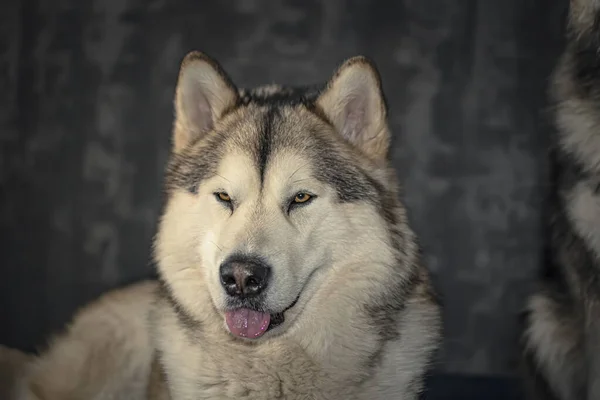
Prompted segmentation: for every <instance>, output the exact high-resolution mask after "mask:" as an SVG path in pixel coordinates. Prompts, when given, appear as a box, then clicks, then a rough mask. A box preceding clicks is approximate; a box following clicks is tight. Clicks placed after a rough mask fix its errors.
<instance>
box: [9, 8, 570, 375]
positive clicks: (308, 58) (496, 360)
mask: <svg viewBox="0 0 600 400" xmlns="http://www.w3.org/2000/svg"><path fill="white" fill-rule="evenodd" d="M566 3H567V1H566V0H552V1H551V0H481V1H476V0H462V1H450V0H447V1H444V0H398V1H393V0H389V1H358V0H354V1H353V0H321V1H316V0H311V1H308V0H298V1H282V2H268V1H259V0H246V1H243V0H225V1H224V0H211V1H209V0H202V1H197V0H196V1H193V0H170V1H166V0H103V1H101V0H97V1H77V0H61V1H51V0H39V1H35V0H31V1H22V2H20V3H18V2H15V1H13V2H12V4H11V2H10V1H4V2H3V3H2V5H1V6H0V32H1V33H0V79H1V83H0V140H1V144H2V146H1V164H0V184H1V202H0V226H1V230H0V232H1V235H2V236H1V243H2V247H1V249H2V273H3V275H2V276H3V278H2V279H0V326H1V329H0V343H5V344H8V345H12V346H16V347H20V348H25V349H31V348H33V347H35V346H39V345H40V344H42V343H44V338H45V337H46V335H48V334H49V333H50V332H55V331H56V330H57V329H58V328H59V327H60V326H61V325H62V324H63V323H64V322H66V321H67V320H68V319H69V317H70V316H71V314H72V313H73V311H74V310H75V308H76V307H78V306H80V305H82V304H83V303H84V302H86V301H88V300H90V299H92V298H94V297H96V296H97V295H98V294H100V293H101V292H103V291H105V290H107V289H109V288H111V287H114V286H117V285H121V284H123V283H126V282H130V281H133V280H136V279H139V278H141V277H144V276H148V275H149V274H151V273H152V272H151V270H152V269H151V267H150V264H149V247H150V242H151V238H152V235H153V232H154V228H155V222H156V215H157V210H158V207H159V193H160V180H161V176H162V171H163V164H164V162H165V159H166V155H167V150H168V142H169V134H170V124H171V117H172V108H171V99H172V95H173V89H174V84H175V79H176V74H177V70H178V67H179V65H178V64H179V62H180V60H181V58H182V57H183V55H184V54H185V53H186V52H187V51H188V50H192V49H200V50H203V51H206V52H208V53H209V54H211V55H213V56H214V57H216V58H217V59H218V60H220V61H221V62H222V64H223V65H224V67H225V68H226V70H228V71H229V72H230V74H231V75H232V77H233V78H234V80H235V81H236V82H237V83H238V84H240V85H242V86H243V85H254V84H258V83H268V82H272V81H276V82H280V83H290V84H298V83H307V82H315V81H320V80H324V79H326V78H327V77H328V75H329V74H330V73H331V72H332V70H333V69H334V67H335V66H336V65H337V64H338V63H339V62H341V61H342V60H343V59H344V58H346V57H348V56H352V55H355V54H358V53H362V54H365V55H368V56H370V57H372V58H373V59H375V61H376V62H377V63H378V65H379V67H380V70H381V73H382V75H383V79H384V86H385V90H386V92H387V96H388V100H389V103H390V109H391V123H392V124H393V128H394V131H395V133H396V134H397V137H398V138H397V140H396V143H395V146H394V149H393V157H394V162H395V165H396V166H397V168H398V170H399V171H400V172H401V176H402V178H403V179H404V181H405V189H406V200H407V204H408V206H409V209H410V212H411V214H410V216H411V219H412V221H413V222H414V227H415V229H416V230H417V232H418V233H419V234H420V235H421V238H422V242H423V244H424V247H425V252H426V255H427V260H428V262H429V266H430V267H431V269H432V271H433V272H434V274H435V280H436V285H437V287H438V290H439V291H440V293H441V295H442V296H443V298H444V303H445V322H446V333H447V339H446V344H445V347H444V352H443V364H441V365H440V368H442V369H444V370H446V371H450V372H470V373H485V374H496V373H509V372H510V371H511V368H512V365H513V362H514V356H515V352H514V348H515V340H516V334H517V331H516V323H517V321H516V317H517V313H518V311H519V308H520V307H521V305H522V301H523V296H524V295H525V293H527V290H529V286H530V283H531V278H532V276H533V273H534V270H535V268H536V266H537V263H538V262H539V259H540V257H539V248H540V235H539V233H540V213H539V209H538V207H539V200H540V198H541V194H542V192H543V191H542V189H541V184H540V182H541V181H540V179H541V178H542V177H543V176H544V173H545V172H544V165H545V163H544V154H545V152H544V146H545V132H544V129H543V125H542V123H541V121H542V118H541V116H542V114H541V111H542V106H543V101H544V91H545V85H546V79H547V77H548V73H549V71H550V69H551V67H552V65H553V63H554V62H555V59H556V56H557V54H558V52H559V51H560V46H561V42H562V41H561V31H562V29H561V28H562V26H563V13H564V10H565V7H566Z"/></svg>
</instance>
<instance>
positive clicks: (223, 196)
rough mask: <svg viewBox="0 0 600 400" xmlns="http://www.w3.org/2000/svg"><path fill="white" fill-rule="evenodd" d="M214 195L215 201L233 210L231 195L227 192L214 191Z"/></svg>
mask: <svg viewBox="0 0 600 400" xmlns="http://www.w3.org/2000/svg"><path fill="white" fill-rule="evenodd" d="M215 197H216V198H217V201H218V202H220V203H221V204H223V205H224V206H226V207H228V208H229V209H230V210H231V211H232V212H233V202H232V201H231V197H230V196H229V195H228V194H227V192H216V193H215Z"/></svg>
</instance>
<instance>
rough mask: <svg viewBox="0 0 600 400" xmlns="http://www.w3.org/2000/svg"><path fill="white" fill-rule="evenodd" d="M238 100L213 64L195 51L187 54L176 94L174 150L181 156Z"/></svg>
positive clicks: (219, 68)
mask: <svg viewBox="0 0 600 400" xmlns="http://www.w3.org/2000/svg"><path fill="white" fill-rule="evenodd" d="M237 100H238V91H237V89H236V87H235V86H234V85H233V83H232V82H231V80H230V79H229V77H228V76H227V74H226V73H225V72H224V71H223V69H222V68H221V66H220V65H219V64H218V63H217V62H216V61H215V60H213V59H211V58H210V57H208V56H207V55H205V54H203V53H200V52H198V51H193V52H191V53H188V54H187V55H186V56H185V58H184V59H183V61H182V63H181V69H180V71H179V79H178V81H177V89H176V91H175V127H174V132H173V150H174V151H175V152H180V151H181V150H182V149H184V148H185V147H186V146H187V145H188V144H189V143H191V142H193V141H195V140H197V139H198V138H200V137H202V136H203V135H205V134H206V133H208V132H210V131H211V130H212V129H213V128H214V126H215V123H216V121H217V120H218V119H219V118H220V117H221V116H222V115H223V113H224V112H225V111H227V110H228V109H230V108H231V107H233V106H235V104H236V102H237Z"/></svg>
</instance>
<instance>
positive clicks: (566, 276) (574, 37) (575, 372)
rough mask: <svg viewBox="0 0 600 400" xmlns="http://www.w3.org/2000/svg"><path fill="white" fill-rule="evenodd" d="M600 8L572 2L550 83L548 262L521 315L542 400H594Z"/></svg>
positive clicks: (598, 326)
mask: <svg viewBox="0 0 600 400" xmlns="http://www.w3.org/2000/svg"><path fill="white" fill-rule="evenodd" d="M598 21H600V3H599V2H597V1H594V0H574V1H571V8H570V13H569V24H568V36H567V47H566V49H565V51H564V54H563V56H562V58H561V61H560V63H559V65H558V66H557V67H556V69H555V73H554V76H553V81H552V88H551V97H552V99H553V101H554V102H555V117H556V118H555V122H556V123H555V126H556V128H557V132H556V133H557V135H556V138H555V141H554V143H555V146H554V148H553V149H552V152H551V155H552V157H551V161H552V167H553V175H552V178H553V179H552V185H551V194H550V197H549V201H548V205H549V210H548V211H549V214H548V215H549V221H548V222H549V229H548V232H549V237H548V251H547V256H548V257H547V258H546V262H545V265H544V269H543V274H542V277H541V279H540V289H539V290H538V292H537V293H536V294H535V295H533V296H532V298H531V299H530V302H529V306H528V309H527V315H526V331H525V335H524V344H525V356H526V357H527V358H528V360H529V365H530V367H531V369H530V372H532V374H533V379H534V380H535V381H536V384H537V386H538V390H537V392H538V396H539V397H540V398H556V399H560V400H576V399H578V400H579V399H582V400H583V399H587V400H592V399H594V400H595V399H600V323H599V321H600V260H599V258H598V257H599V256H600V196H599V194H598V183H599V182H600V56H599V54H600V25H599V23H598Z"/></svg>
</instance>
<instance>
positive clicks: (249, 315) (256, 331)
mask: <svg viewBox="0 0 600 400" xmlns="http://www.w3.org/2000/svg"><path fill="white" fill-rule="evenodd" d="M225 321H226V322H227V327H228V328H229V331H230V332H231V333H233V334H234V335H236V336H239V337H244V338H257V337H259V336H262V335H263V334H264V333H265V331H266V330H267V328H268V327H269V322H271V315H270V314H265V313H261V312H258V311H253V310H249V309H247V308H240V309H237V310H235V311H229V312H227V313H225Z"/></svg>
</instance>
